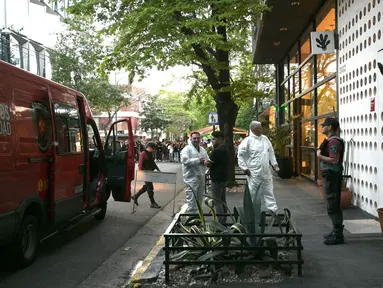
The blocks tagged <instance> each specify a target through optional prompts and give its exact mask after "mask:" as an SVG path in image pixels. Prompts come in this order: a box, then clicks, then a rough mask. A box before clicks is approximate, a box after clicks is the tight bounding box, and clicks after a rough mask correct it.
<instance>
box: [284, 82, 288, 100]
mask: <svg viewBox="0 0 383 288" xmlns="http://www.w3.org/2000/svg"><path fill="white" fill-rule="evenodd" d="M283 89H284V96H285V97H284V98H285V102H286V101H288V100H289V81H287V82H286V83H285V84H284V85H283Z"/></svg>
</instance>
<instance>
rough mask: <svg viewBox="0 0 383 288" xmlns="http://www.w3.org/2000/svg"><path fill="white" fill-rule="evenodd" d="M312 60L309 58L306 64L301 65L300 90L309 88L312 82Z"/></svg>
mask: <svg viewBox="0 0 383 288" xmlns="http://www.w3.org/2000/svg"><path fill="white" fill-rule="evenodd" d="M313 63H314V60H310V61H309V62H308V63H307V64H305V65H304V66H303V67H302V70H301V79H302V80H301V81H302V84H301V85H302V92H304V91H306V90H307V89H309V88H311V87H312V86H313V84H314V64H313Z"/></svg>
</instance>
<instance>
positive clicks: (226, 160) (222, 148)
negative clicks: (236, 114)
mask: <svg viewBox="0 0 383 288" xmlns="http://www.w3.org/2000/svg"><path fill="white" fill-rule="evenodd" d="M211 135H212V136H213V141H212V142H213V147H214V150H213V152H212V153H211V155H210V159H209V160H208V161H206V166H207V167H210V179H211V190H212V192H213V197H214V198H217V199H219V200H221V201H222V202H220V201H215V202H214V204H215V206H216V212H217V214H225V213H227V210H226V206H225V205H226V204H227V203H226V187H227V183H228V181H229V166H230V154H229V149H228V148H227V147H226V145H225V142H224V133H223V132H221V131H214V132H213V133H212V134H211ZM222 203H224V204H225V205H224V204H222ZM218 219H219V222H221V223H222V224H225V223H226V216H218Z"/></svg>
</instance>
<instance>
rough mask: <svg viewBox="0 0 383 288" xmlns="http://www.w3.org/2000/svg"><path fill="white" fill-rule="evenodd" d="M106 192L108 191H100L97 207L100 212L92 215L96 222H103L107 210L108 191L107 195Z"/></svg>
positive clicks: (104, 189)
mask: <svg viewBox="0 0 383 288" xmlns="http://www.w3.org/2000/svg"><path fill="white" fill-rule="evenodd" d="M104 187H105V186H104ZM107 190H108V189H107V188H103V189H101V192H100V193H101V195H100V205H99V206H98V207H99V208H101V211H100V213H98V214H96V215H94V219H96V220H103V219H104V218H105V215H106V210H107V206H108V199H109V197H110V191H109V194H108V192H107Z"/></svg>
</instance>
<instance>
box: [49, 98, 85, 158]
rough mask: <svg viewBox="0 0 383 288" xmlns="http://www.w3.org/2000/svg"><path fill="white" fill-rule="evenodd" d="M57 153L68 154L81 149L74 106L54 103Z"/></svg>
mask: <svg viewBox="0 0 383 288" xmlns="http://www.w3.org/2000/svg"><path fill="white" fill-rule="evenodd" d="M53 107H54V113H55V126H56V139H57V142H58V153H59V154H69V153H79V152H81V151H82V141H81V129H80V119H79V116H78V111H77V109H76V108H74V107H72V106H70V105H67V104H63V103H54V105H53Z"/></svg>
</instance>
